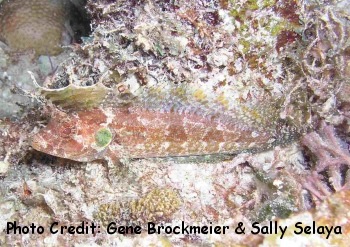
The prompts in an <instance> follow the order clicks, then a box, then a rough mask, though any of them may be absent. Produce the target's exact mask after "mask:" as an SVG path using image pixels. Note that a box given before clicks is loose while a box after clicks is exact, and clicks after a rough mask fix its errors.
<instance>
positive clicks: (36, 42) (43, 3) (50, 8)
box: [0, 0, 72, 55]
mask: <svg viewBox="0 0 350 247" xmlns="http://www.w3.org/2000/svg"><path fill="white" fill-rule="evenodd" d="M69 12H70V2H69V0H28V1H22V0H11V1H4V2H3V3H2V4H1V6H0V40H2V41H4V42H5V43H6V44H7V45H9V46H10V48H12V49H13V50H15V51H17V52H23V51H30V50H34V51H35V53H36V54H37V55H44V54H45V55H57V54H58V53H60V52H61V51H62V48H61V46H62V45H67V44H70V42H71V40H72V37H71V35H72V34H71V33H69V32H70V30H69V21H68V20H67V18H68V17H69V16H68V14H67V13H69Z"/></svg>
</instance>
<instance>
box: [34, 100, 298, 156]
mask: <svg viewBox="0 0 350 247" xmlns="http://www.w3.org/2000/svg"><path fill="white" fill-rule="evenodd" d="M271 125H273V126H269V127H266V128H260V130H259V128H257V127H256V126H255V125H254V124H253V125H247V124H245V123H244V122H239V121H237V119H234V118H231V117H229V116H226V115H224V114H213V115H206V114H200V113H194V112H187V111H175V110H169V111H161V110H155V109H146V108H141V107H137V106H133V107H117V108H116V107H109V108H94V109H91V110H82V111H77V112H73V113H68V114H66V113H62V114H56V115H54V116H53V117H52V119H51V120H50V122H49V124H48V125H47V126H46V127H45V128H44V129H42V130H41V131H39V133H38V134H36V135H35V136H34V138H33V142H32V146H33V147H34V148H35V149H37V150H39V151H41V152H44V153H47V154H50V155H54V156H58V157H62V158H67V159H71V160H76V161H83V162H86V161H92V160H96V159H106V158H112V159H116V158H125V157H127V158H150V157H169V156H189V155H207V154H232V153H237V152H239V151H242V150H249V149H262V148H263V149H266V148H269V147H272V146H274V145H276V144H277V143H280V142H283V141H284V140H285V139H286V138H287V139H288V138H289V137H290V135H289V133H290V132H291V131H290V126H286V125H284V124H282V123H277V122H271Z"/></svg>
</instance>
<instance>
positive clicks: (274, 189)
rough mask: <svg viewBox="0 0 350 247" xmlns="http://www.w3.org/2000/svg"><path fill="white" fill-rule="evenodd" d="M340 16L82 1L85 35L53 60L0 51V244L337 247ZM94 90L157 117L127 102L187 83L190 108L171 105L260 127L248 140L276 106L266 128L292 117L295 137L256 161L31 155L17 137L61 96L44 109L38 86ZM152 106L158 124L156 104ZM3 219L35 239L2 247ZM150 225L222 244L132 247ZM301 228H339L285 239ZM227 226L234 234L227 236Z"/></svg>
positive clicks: (344, 15) (345, 121)
mask: <svg viewBox="0 0 350 247" xmlns="http://www.w3.org/2000/svg"><path fill="white" fill-rule="evenodd" d="M0 2H1V1H0ZM73 2H76V3H75V4H77V5H78V6H81V5H79V4H81V1H73ZM348 5H349V4H348V2H347V1H334V2H333V1H331V2H328V1H327V2H322V3H321V4H319V2H313V1H293V0H283V1H259V0H257V1H243V0H242V1H238V0H237V1H190V2H186V1H164V2H162V1H120V2H118V3H113V2H110V1H103V0H98V1H88V3H87V4H86V8H87V9H88V11H89V13H90V15H91V25H92V29H93V30H92V33H91V34H90V36H89V37H83V43H76V44H72V45H70V46H67V47H65V48H64V51H63V52H62V53H60V54H59V55H52V56H51V55H50V56H48V55H46V54H44V55H40V56H37V55H36V54H33V53H32V51H25V52H23V51H21V52H17V51H13V50H11V47H9V46H8V45H7V44H6V43H5V42H0V89H1V91H0V117H1V118H0V134H1V135H0V145H1V147H0V230H1V231H0V246H259V245H260V246H288V245H290V244H291V243H292V244H293V245H294V246H347V242H348V241H349V240H350V236H349V235H350V223H349V213H348V212H349V208H350V206H349V205H350V204H349V199H348V198H349V182H348V180H349V168H348V166H349V165H350V154H349V132H350V128H349V116H350V114H349V109H350V108H349V102H350V101H349V99H348V95H349V94H348V92H349V88H350V86H349V85H350V84H349V79H348V78H350V77H349V76H350V72H349V71H350V59H349V57H350V55H349V54H350V48H349V47H350V38H349V12H348V11H346V10H347V9H349V8H347V7H349V6H348ZM82 6H85V5H84V4H83V5H82ZM0 10H1V9H0ZM0 13H1V11H0ZM0 18H1V15H0ZM264 18H266V20H265V19H264ZM0 20H1V19H0ZM0 30H1V29H0ZM0 37H1V33H0ZM56 67H57V69H56ZM28 71H29V72H31V74H30V73H28ZM106 78H107V79H106ZM33 79H34V80H35V81H36V83H37V84H39V85H40V86H42V87H41V88H38V86H37V85H35V83H34V82H33ZM97 82H99V83H101V82H102V83H103V84H104V86H108V88H112V89H115V88H117V89H119V87H120V85H121V84H122V85H123V86H126V87H127V88H128V89H129V90H130V91H131V92H132V93H135V95H136V96H139V95H141V96H139V97H144V99H143V100H146V101H147V100H149V101H150V102H156V103H157V102H162V101H161V100H159V99H155V100H154V101H152V100H153V99H147V97H148V94H146V96H144V95H143V94H142V91H143V90H145V91H147V90H148V89H149V88H151V89H152V88H156V89H157V90H160V91H159V92H160V94H161V93H163V94H164V95H166V92H167V90H168V88H169V85H170V88H171V85H172V84H173V83H179V82H181V84H186V85H187V84H188V88H187V89H186V90H187V91H185V93H188V94H190V95H188V96H183V95H181V97H178V98H179V99H180V100H181V99H182V100H183V104H184V105H186V104H187V105H188V107H189V108H190V107H192V106H193V107H198V105H200V107H203V108H206V107H208V109H214V108H215V107H216V106H215V104H216V103H218V102H219V105H220V106H222V105H224V106H225V107H226V108H225V109H227V112H228V114H232V115H234V114H236V116H235V117H236V118H235V119H236V120H237V124H240V123H241V122H243V123H244V124H249V123H250V121H252V123H251V124H252V125H254V124H256V121H258V119H261V125H260V126H259V128H257V131H260V132H264V131H268V130H270V128H271V126H273V125H274V121H275V119H274V117H273V115H274V114H272V113H271V117H270V115H268V114H270V112H269V111H270V108H273V107H271V105H270V104H269V102H275V101H278V100H280V99H283V100H282V102H281V103H280V106H281V107H280V108H279V109H277V113H278V114H277V115H278V116H280V118H281V119H284V120H286V119H287V120H290V119H292V120H293V121H294V122H295V123H296V124H295V126H296V128H297V129H298V131H296V132H298V133H294V132H293V133H292V134H291V135H293V138H290V139H288V140H287V141H285V142H283V143H282V144H283V145H277V146H274V147H271V148H269V149H268V150H264V151H258V152H257V151H255V152H251V151H250V150H238V152H235V153H236V154H235V155H232V156H224V157H222V156H220V155H219V156H213V157H205V156H203V157H181V158H174V157H166V158H158V159H121V161H120V162H118V163H114V164H107V162H106V161H101V160H96V161H91V162H76V161H72V160H69V159H62V158H58V157H54V156H51V155H49V154H44V153H40V152H38V151H35V150H33V148H32V147H31V145H30V141H31V138H32V136H33V135H35V134H36V133H37V132H38V131H39V130H40V129H41V128H44V127H45V125H46V124H47V122H48V119H50V109H52V107H57V109H60V110H63V111H65V110H66V109H65V106H66V103H62V102H61V103H57V102H59V100H57V98H55V97H58V99H59V97H60V95H58V96H55V97H52V98H51V99H50V97H49V96H48V94H47V93H46V91H45V90H43V87H44V88H51V89H50V90H53V91H54V90H58V89H59V88H64V87H66V86H68V87H69V85H74V86H75V87H76V89H75V90H76V91H79V90H80V89H79V88H83V87H86V86H90V85H91V84H95V83H97ZM159 85H161V86H159ZM164 85H165V86H164ZM158 86H159V88H157V87H158ZM77 88H78V89H77ZM136 88H137V90H136ZM214 89H215V90H214ZM79 92H80V91H79ZM140 92H141V93H140ZM295 92H296V93H295ZM45 97H46V98H45ZM74 97H81V96H75V94H74V93H73V96H72V97H71V98H68V100H67V101H69V100H72V98H74ZM83 97H90V96H89V95H83ZM115 97H117V98H118V97H120V98H121V96H120V95H118V94H117V95H115ZM120 98H118V100H120ZM192 98H193V99H192ZM204 98H205V99H207V100H208V101H206V100H203V99H204ZM261 98H263V100H262V101H261ZM94 99H95V98H94ZM121 99H122V100H123V98H121ZM170 99H171V97H170ZM95 100H97V99H95ZM114 100H116V99H115V98H112V99H111V98H107V99H106V100H105V101H104V102H103V103H104V105H108V104H109V103H111V101H113V102H114ZM118 102H119V101H118ZM208 102H209V103H208ZM212 102H216V103H215V104H214V103H213V105H211V103H212ZM237 102H240V103H237ZM261 102H262V103H261ZM171 103H172V102H171V101H170V102H169V104H171ZM260 103H261V106H260V105H259V106H256V108H255V105H254V104H260ZM60 104H61V105H60ZM67 104H68V106H69V107H71V105H69V102H67ZM246 105H247V106H249V107H252V109H253V110H254V111H256V112H257V113H256V114H255V115H254V114H252V115H253V117H252V116H249V117H250V119H249V120H246V119H245V118H244V116H245V115H242V116H241V115H239V114H240V113H242V112H244V110H242V109H243V108H244V107H245V106H246ZM102 107H104V106H102ZM153 107H154V108H155V109H158V108H159V109H161V110H166V109H167V107H169V105H155V106H153ZM237 109H238V110H237ZM244 109H245V108H244ZM69 111H74V107H73V110H72V109H71V108H70V109H69ZM273 113H275V112H273ZM254 117H255V118H254ZM305 119H306V120H305ZM243 120H244V121H243ZM287 120H286V121H287ZM259 121H260V120H259ZM304 121H305V122H304ZM294 122H293V123H294ZM310 123H311V124H310ZM309 124H310V126H309ZM254 126H255V125H254ZM307 126H308V128H305V129H306V130H305V131H304V127H307ZM301 129H303V130H301ZM299 130H300V131H299ZM294 134H295V136H294ZM14 221H16V222H17V224H18V225H21V226H25V225H30V224H31V223H34V224H35V225H37V226H39V225H40V226H43V227H44V228H45V232H44V233H43V234H37V233H36V234H14V233H13V232H11V233H8V234H7V233H6V228H7V222H14ZM150 221H152V222H155V223H156V224H157V225H161V224H163V225H168V226H181V224H182V222H184V223H185V224H186V225H195V226H205V225H207V226H209V225H212V226H229V227H230V228H229V230H228V232H227V234H197V235H196V234H164V233H162V234H147V229H146V227H145V226H146V225H147V222H150ZM275 221H276V222H278V224H279V225H281V226H282V225H283V226H288V231H287V232H286V233H285V235H284V237H283V238H282V239H281V238H280V236H281V232H279V231H277V232H276V233H275V232H274V229H271V231H272V232H269V233H268V234H261V233H260V234H252V233H251V230H254V229H253V228H252V223H253V222H259V223H260V224H261V225H267V226H269V224H270V222H275ZM313 221H315V222H316V224H317V226H325V225H327V226H334V227H335V226H340V227H341V229H342V234H335V233H332V234H330V237H329V238H328V239H327V238H326V235H325V234H318V233H313V234H301V235H298V234H295V233H293V230H295V227H294V228H293V225H294V224H295V222H302V223H303V224H305V225H310V226H312V224H313ZM53 222H58V224H59V226H65V225H67V226H69V225H73V226H76V225H79V224H81V223H82V222H87V223H88V224H91V222H96V223H97V224H99V225H100V226H101V228H100V231H101V232H100V233H96V234H91V233H87V234H80V235H79V234H67V233H65V234H50V233H49V226H50V225H51V224H52V223H53ZM105 222H107V223H108V222H116V223H117V224H118V225H129V226H130V225H131V226H137V225H140V226H142V229H143V231H142V234H140V235H138V234H133V235H123V234H107V232H106V223H105ZM241 222H242V223H243V225H244V226H245V234H237V233H236V232H235V229H236V227H237V226H238V224H239V223H241ZM322 229H323V228H322ZM319 231H321V228H320V229H319Z"/></svg>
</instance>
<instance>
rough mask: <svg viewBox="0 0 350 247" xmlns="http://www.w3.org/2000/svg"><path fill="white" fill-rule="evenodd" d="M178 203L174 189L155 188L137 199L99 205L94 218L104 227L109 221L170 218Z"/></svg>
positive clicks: (128, 222)
mask: <svg viewBox="0 0 350 247" xmlns="http://www.w3.org/2000/svg"><path fill="white" fill-rule="evenodd" d="M180 205H181V199H180V196H179V194H178V193H177V192H176V191H174V190H173V189H158V188H156V189H154V190H151V191H150V192H149V193H147V194H146V195H145V196H143V197H141V198H140V199H137V200H132V201H129V202H126V203H107V204H103V205H101V206H100V207H99V209H98V211H97V213H96V214H95V219H97V220H98V221H100V222H101V224H102V225H103V226H105V227H106V226H107V225H108V224H109V223H110V222H118V223H124V224H125V223H127V224H133V223H146V222H149V221H153V222H157V221H162V220H170V219H171V217H172V215H173V214H174V213H175V212H176V211H177V210H179V208H180Z"/></svg>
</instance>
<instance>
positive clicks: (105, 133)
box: [95, 128, 113, 148]
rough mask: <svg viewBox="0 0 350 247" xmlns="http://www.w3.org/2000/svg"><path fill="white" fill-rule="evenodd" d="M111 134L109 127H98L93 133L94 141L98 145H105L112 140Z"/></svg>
mask: <svg viewBox="0 0 350 247" xmlns="http://www.w3.org/2000/svg"><path fill="white" fill-rule="evenodd" d="M112 138H113V135H112V132H111V130H110V129H108V128H102V129H99V130H98V131H97V132H96V134H95V142H96V145H97V146H98V147H101V148H102V147H106V146H107V145H108V144H109V143H110V142H111V141H112Z"/></svg>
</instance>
